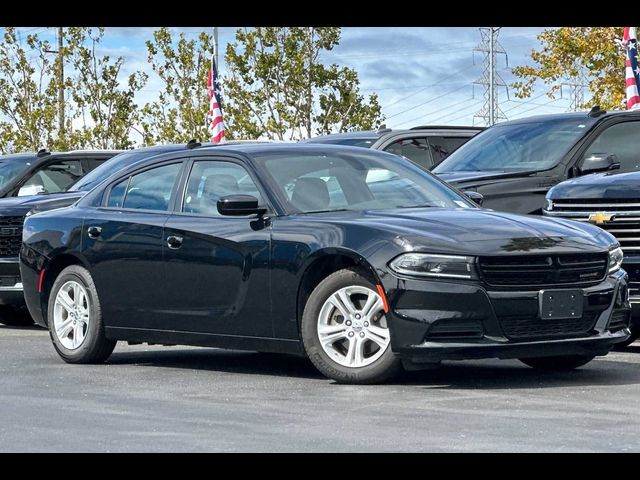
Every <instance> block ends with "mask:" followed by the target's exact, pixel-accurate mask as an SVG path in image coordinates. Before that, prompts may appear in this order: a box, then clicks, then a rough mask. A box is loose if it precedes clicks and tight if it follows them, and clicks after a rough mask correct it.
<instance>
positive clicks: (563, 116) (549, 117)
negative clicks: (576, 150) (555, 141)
mask: <svg viewBox="0 0 640 480" xmlns="http://www.w3.org/2000/svg"><path fill="white" fill-rule="evenodd" d="M614 116H630V117H640V111H638V110H631V111H629V110H613V111H610V112H605V111H602V110H601V111H600V112H598V113H597V114H596V115H590V112H588V111H582V112H565V113H549V114H546V115H534V116H532V117H524V118H517V119H514V120H507V121H505V122H500V123H497V124H496V125H516V124H524V123H539V122H550V121H564V120H576V119H580V118H584V120H585V121H593V122H598V121H601V120H603V119H605V118H611V117H614Z"/></svg>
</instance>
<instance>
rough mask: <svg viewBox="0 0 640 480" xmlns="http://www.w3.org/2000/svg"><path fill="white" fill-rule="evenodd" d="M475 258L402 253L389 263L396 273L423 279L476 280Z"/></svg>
mask: <svg viewBox="0 0 640 480" xmlns="http://www.w3.org/2000/svg"><path fill="white" fill-rule="evenodd" d="M475 263H476V258H475V257H465V256H461V255H432V254H428V253H404V254H402V255H400V256H399V257H396V258H395V259H393V260H392V261H391V262H390V263H389V267H390V268H391V270H393V271H394V272H396V273H402V274H405V275H415V276H420V277H422V276H424V277H440V278H464V279H467V280H471V279H476V278H478V275H477V273H476V267H475Z"/></svg>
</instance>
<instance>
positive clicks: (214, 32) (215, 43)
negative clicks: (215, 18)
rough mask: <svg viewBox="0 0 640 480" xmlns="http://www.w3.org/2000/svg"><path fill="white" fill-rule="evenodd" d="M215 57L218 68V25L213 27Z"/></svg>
mask: <svg viewBox="0 0 640 480" xmlns="http://www.w3.org/2000/svg"><path fill="white" fill-rule="evenodd" d="M213 58H214V59H215V61H216V69H217V68H218V65H220V64H219V63H218V27H213Z"/></svg>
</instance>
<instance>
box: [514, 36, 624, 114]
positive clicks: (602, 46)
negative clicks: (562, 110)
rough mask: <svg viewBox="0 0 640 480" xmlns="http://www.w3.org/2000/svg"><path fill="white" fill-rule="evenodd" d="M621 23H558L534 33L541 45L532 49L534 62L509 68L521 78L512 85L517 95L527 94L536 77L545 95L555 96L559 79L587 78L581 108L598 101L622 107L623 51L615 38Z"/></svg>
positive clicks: (607, 106) (613, 107)
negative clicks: (586, 97)
mask: <svg viewBox="0 0 640 480" xmlns="http://www.w3.org/2000/svg"><path fill="white" fill-rule="evenodd" d="M622 34H623V27H562V28H557V29H549V30H545V31H543V32H542V33H541V34H540V35H538V39H539V40H540V42H541V44H542V46H541V48H540V49H539V50H532V52H531V59H532V60H533V61H534V62H535V65H523V66H519V67H516V68H515V69H513V73H514V74H515V75H516V76H517V77H520V79H521V80H519V81H517V82H515V83H514V84H513V85H512V86H513V87H514V88H515V90H516V96H518V97H519V98H527V97H530V96H531V94H532V91H533V88H534V83H535V82H536V81H537V80H542V81H543V82H544V84H545V85H546V86H547V87H548V92H547V95H548V96H549V98H556V95H557V94H558V91H559V90H560V88H561V85H562V83H566V82H567V80H571V81H576V80H579V79H580V77H581V76H582V75H584V76H585V78H586V79H587V82H588V88H589V91H590V92H591V95H592V97H591V99H590V100H589V101H588V102H586V103H585V104H584V105H581V106H580V107H581V108H588V107H590V106H593V105H600V106H601V107H602V108H605V109H620V108H624V102H625V76H624V69H625V54H624V51H623V50H622V49H621V48H620V46H619V44H618V40H621V39H622Z"/></svg>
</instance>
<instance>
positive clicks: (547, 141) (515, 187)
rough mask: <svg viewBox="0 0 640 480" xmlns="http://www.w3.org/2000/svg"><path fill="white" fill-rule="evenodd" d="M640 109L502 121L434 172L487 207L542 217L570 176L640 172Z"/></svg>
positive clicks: (468, 143) (469, 143)
mask: <svg viewBox="0 0 640 480" xmlns="http://www.w3.org/2000/svg"><path fill="white" fill-rule="evenodd" d="M639 141H640V111H635V112H626V111H621V112H609V113H608V112H605V111H604V110H600V109H599V108H598V107H594V108H593V109H592V110H591V111H590V112H588V113H587V112H576V113H563V114H554V115H541V116H535V117H530V118H524V119H519V120H512V121H509V122H503V123H499V124H497V125H494V126H493V127H491V128H488V129H487V130H486V131H484V132H482V133H481V134H479V135H477V136H476V137H474V138H473V139H471V140H470V141H469V142H467V143H466V144H464V145H463V146H462V147H461V148H459V149H458V150H457V151H456V152H454V153H453V154H452V155H451V156H449V157H448V158H447V159H446V160H445V161H443V162H442V163H441V164H440V165H438V166H437V167H436V168H435V169H434V170H433V172H434V173H435V174H437V175H438V176H440V178H442V179H443V180H446V181H447V182H449V183H451V184H452V185H454V186H455V187H457V188H459V189H461V190H474V191H477V192H478V193H481V194H482V195H483V196H484V206H485V207H487V208H491V209H495V210H503V211H508V212H515V213H533V214H541V213H542V208H543V206H544V204H545V195H546V193H547V191H548V190H549V189H550V188H551V187H553V186H554V185H556V184H558V183H560V182H562V181H564V180H567V179H568V178H573V177H579V176H582V175H586V174H591V173H595V172H602V171H608V170H615V169H618V171H619V172H631V171H636V170H638V169H639V168H640V153H639V152H640V148H639V145H640V143H639Z"/></svg>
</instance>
